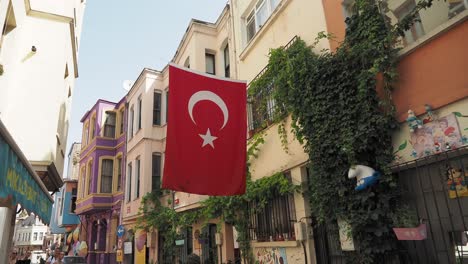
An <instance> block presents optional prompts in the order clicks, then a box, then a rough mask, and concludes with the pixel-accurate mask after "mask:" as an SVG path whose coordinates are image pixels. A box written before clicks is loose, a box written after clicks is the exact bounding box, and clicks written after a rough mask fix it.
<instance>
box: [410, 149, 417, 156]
mask: <svg viewBox="0 0 468 264" xmlns="http://www.w3.org/2000/svg"><path fill="white" fill-rule="evenodd" d="M411 157H413V158H417V157H418V152H416V150H415V149H413V151H411Z"/></svg>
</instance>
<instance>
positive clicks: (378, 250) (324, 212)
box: [249, 0, 432, 263]
mask: <svg viewBox="0 0 468 264" xmlns="http://www.w3.org/2000/svg"><path fill="white" fill-rule="evenodd" d="M431 4H432V0H421V1H419V2H418V3H417V5H416V7H415V8H414V10H413V11H412V12H410V14H408V16H406V17H405V18H404V19H403V20H401V21H400V22H399V23H397V24H395V25H391V24H390V23H389V19H388V18H387V17H385V15H384V14H385V13H386V12H387V11H388V8H387V6H386V1H375V0H356V1H355V5H354V15H353V16H351V17H350V18H348V19H347V20H346V25H347V28H346V36H345V39H344V40H343V42H342V43H341V45H340V46H339V47H338V48H337V49H336V50H335V51H329V50H322V51H320V52H318V53H315V52H314V48H315V47H316V45H317V44H318V43H319V41H320V40H322V39H328V38H330V37H332V36H331V35H329V34H326V33H324V32H321V33H320V34H319V36H318V37H317V39H316V41H315V42H314V43H313V44H312V45H311V46H308V45H307V44H306V43H305V42H304V41H302V40H300V39H299V40H297V41H296V42H294V43H293V44H292V45H290V46H289V47H288V48H287V49H285V48H278V49H273V50H271V51H270V59H269V63H268V65H267V68H266V70H265V72H264V73H263V75H262V76H261V77H259V78H257V79H256V80H255V81H253V82H252V83H251V84H250V85H249V95H250V96H251V97H253V98H255V96H256V95H257V94H265V93H269V94H270V96H271V98H273V100H274V101H275V106H277V107H276V109H275V111H277V113H275V115H274V116H275V121H277V122H278V121H279V120H283V119H284V118H285V116H287V114H290V115H291V118H292V127H293V132H294V135H295V136H296V138H297V139H298V140H299V141H300V142H301V143H303V146H304V149H305V151H306V152H307V153H308V155H309V158H310V171H311V181H310V182H309V183H308V187H309V190H310V203H311V206H310V207H311V208H312V211H313V215H314V216H315V217H316V218H317V219H318V220H319V221H320V222H326V221H329V222H332V223H334V224H336V221H337V219H345V220H346V221H347V222H348V223H349V224H350V225H351V228H352V230H351V233H352V234H353V237H354V240H355V241H356V244H357V245H356V246H357V250H356V251H354V252H346V253H345V254H346V258H347V260H348V261H349V262H348V263H379V260H381V258H382V256H383V255H390V254H392V253H391V252H392V251H394V250H395V249H396V240H395V237H394V235H393V233H392V231H391V230H392V217H394V216H395V214H398V212H396V211H395V208H397V207H398V206H399V203H400V199H399V189H398V186H397V180H396V178H395V177H394V176H393V175H392V173H391V170H390V164H391V162H392V159H393V153H392V152H393V149H392V142H391V133H392V131H393V130H394V129H395V128H396V127H397V122H396V121H395V119H394V112H395V110H394V106H393V104H392V100H391V99H392V97H391V93H392V89H393V86H394V85H395V82H396V81H397V77H398V74H397V69H396V66H397V63H398V51H399V38H400V36H402V35H403V34H404V31H405V30H408V29H409V28H410V27H411V25H412V24H413V23H414V22H415V21H416V20H417V17H418V16H417V14H418V11H419V10H421V9H423V8H428V7H430V6H431ZM379 81H380V82H379ZM271 87H273V89H272V88H271ZM378 87H381V88H382V90H383V93H382V96H381V97H379V96H378V94H377V88H378ZM271 98H267V99H264V100H272V99H271ZM259 105H260V107H257V109H260V111H262V108H261V107H264V105H267V101H264V102H261V103H260V104H259ZM281 140H283V139H282V138H281ZM357 164H362V165H367V166H370V167H372V168H375V169H376V170H378V171H380V172H381V173H382V177H381V180H380V183H379V184H378V185H376V186H373V187H371V188H368V189H367V190H365V191H361V192H358V191H355V190H354V187H355V184H356V183H355V181H352V180H349V179H348V178H347V172H348V170H349V168H350V167H351V166H353V165H357Z"/></svg>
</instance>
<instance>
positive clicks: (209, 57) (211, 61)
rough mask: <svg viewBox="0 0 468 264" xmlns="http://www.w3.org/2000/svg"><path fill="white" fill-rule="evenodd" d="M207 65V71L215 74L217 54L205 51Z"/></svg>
mask: <svg viewBox="0 0 468 264" xmlns="http://www.w3.org/2000/svg"><path fill="white" fill-rule="evenodd" d="M205 65H206V67H205V68H206V73H209V74H213V75H215V74H216V72H215V55H214V54H211V53H205Z"/></svg>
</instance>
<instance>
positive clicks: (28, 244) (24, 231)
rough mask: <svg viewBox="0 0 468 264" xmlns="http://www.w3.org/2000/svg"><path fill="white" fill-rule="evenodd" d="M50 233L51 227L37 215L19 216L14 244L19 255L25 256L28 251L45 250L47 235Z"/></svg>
mask: <svg viewBox="0 0 468 264" xmlns="http://www.w3.org/2000/svg"><path fill="white" fill-rule="evenodd" d="M48 234H49V227H48V226H46V225H44V223H42V222H41V221H40V220H39V219H38V218H37V217H36V216H35V215H29V216H25V217H19V218H18V219H17V223H16V227H15V234H14V236H13V245H14V247H15V249H16V252H17V253H18V256H20V257H21V256H24V255H26V253H27V252H30V253H32V252H33V251H34V252H43V253H45V251H44V248H43V243H44V239H45V237H46V236H47V235H48Z"/></svg>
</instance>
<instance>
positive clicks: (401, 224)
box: [393, 207, 427, 240]
mask: <svg viewBox="0 0 468 264" xmlns="http://www.w3.org/2000/svg"><path fill="white" fill-rule="evenodd" d="M393 225H394V226H395V227H394V228H393V232H394V233H395V235H396V237H397V239H398V240H424V239H426V238H427V226H426V224H425V223H423V222H422V220H419V219H418V217H417V216H416V212H415V211H412V210H410V209H409V208H408V207H403V208H401V209H400V210H397V211H396V212H395V215H394V217H393Z"/></svg>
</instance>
